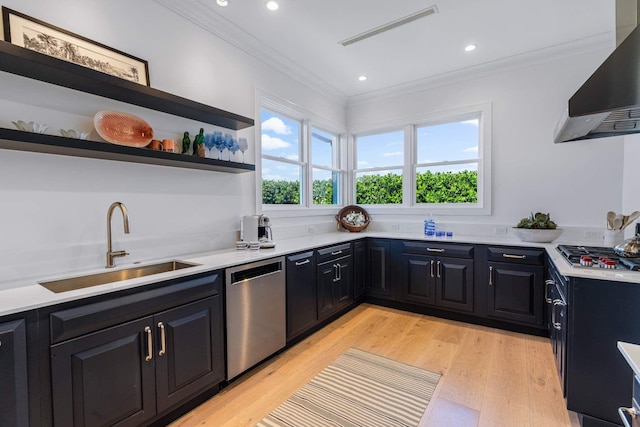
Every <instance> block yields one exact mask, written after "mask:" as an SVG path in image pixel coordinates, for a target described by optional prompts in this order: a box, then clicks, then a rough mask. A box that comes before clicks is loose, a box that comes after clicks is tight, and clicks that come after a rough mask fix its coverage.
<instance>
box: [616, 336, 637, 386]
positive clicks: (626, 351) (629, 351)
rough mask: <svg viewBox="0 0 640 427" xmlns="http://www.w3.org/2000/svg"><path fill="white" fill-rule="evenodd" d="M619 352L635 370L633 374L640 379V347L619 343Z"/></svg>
mask: <svg viewBox="0 0 640 427" xmlns="http://www.w3.org/2000/svg"><path fill="white" fill-rule="evenodd" d="M618 350H619V351H620V353H622V356H624V359H625V360H626V361H627V363H628V364H629V366H631V369H633V373H634V374H635V375H637V376H638V377H640V345H637V344H631V343H628V342H622V341H618ZM629 380H631V379H629Z"/></svg>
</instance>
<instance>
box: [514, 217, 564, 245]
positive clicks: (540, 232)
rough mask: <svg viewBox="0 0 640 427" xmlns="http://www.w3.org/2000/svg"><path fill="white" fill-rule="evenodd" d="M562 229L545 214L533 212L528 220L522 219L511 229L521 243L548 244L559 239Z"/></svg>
mask: <svg viewBox="0 0 640 427" xmlns="http://www.w3.org/2000/svg"><path fill="white" fill-rule="evenodd" d="M562 231H563V230H562V229H560V228H558V226H557V225H556V223H555V222H553V221H552V220H551V216H550V215H549V214H548V213H546V214H543V213H540V212H537V213H536V214H535V215H534V214H533V212H532V213H531V216H529V217H528V218H522V219H521V220H520V222H519V223H518V225H516V226H515V227H514V228H513V234H515V235H516V236H517V237H518V238H519V239H520V240H522V241H523V242H536V243H549V242H553V241H554V240H555V239H557V238H558V237H560V235H561V234H562Z"/></svg>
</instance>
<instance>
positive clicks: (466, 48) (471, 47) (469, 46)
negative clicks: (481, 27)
mask: <svg viewBox="0 0 640 427" xmlns="http://www.w3.org/2000/svg"><path fill="white" fill-rule="evenodd" d="M476 47H477V46H476V45H475V44H470V45H467V46H466V47H465V48H464V51H465V52H471V51H472V50H476Z"/></svg>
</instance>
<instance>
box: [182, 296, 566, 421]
mask: <svg viewBox="0 0 640 427" xmlns="http://www.w3.org/2000/svg"><path fill="white" fill-rule="evenodd" d="M350 347H357V348H360V349H362V350H365V351H369V352H371V353H375V354H379V355H381V356H385V357H388V358H391V359H395V360H398V361H400V362H404V363H408V364H411V365H414V366H418V367H421V368H424V369H428V370H430V371H435V372H441V373H442V374H443V376H442V378H441V379H440V382H439V383H438V387H437V389H436V392H435V394H434V397H433V399H432V401H431V403H430V404H429V406H428V407H427V411H426V412H425V415H424V417H423V419H422V421H421V423H420V426H421V427H440V426H443V427H444V426H446V427H451V426H455V427H467V426H474V427H475V426H482V427H484V426H486V427H489V426H490V427H499V426H519V427H526V426H531V427H535V426H541V427H547V426H554V427H575V426H578V423H577V418H576V417H575V414H572V415H571V417H570V415H569V413H568V411H567V409H566V407H565V403H564V400H563V398H562V392H561V389H560V383H559V379H558V376H557V374H556V371H555V364H554V363H555V362H554V358H553V354H552V352H551V345H550V343H549V340H548V339H546V338H542V337H535V336H530V335H523V334H517V333H513V332H507V331H501V330H498V329H492V328H487V327H482V326H476V325H470V324H466V323H461V322H454V321H450V320H444V319H438V318H435V317H429V316H424V315H420V314H414V313H407V312H404V311H399V310H393V309H388V308H384V307H379V306H373V305H369V304H362V305H360V306H359V307H357V308H356V309H354V310H352V311H351V312H349V313H347V314H346V315H345V316H343V317H341V318H339V319H338V320H336V321H334V322H333V323H331V324H330V325H328V326H327V327H325V328H323V329H322V330H320V331H318V332H316V333H315V334H313V335H311V336H310V337H308V338H307V339H305V340H304V341H302V342H300V343H298V344H297V345H295V346H293V347H292V348H290V349H289V350H287V351H286V352H283V353H282V354H280V355H278V356H276V357H274V358H273V359H271V360H270V361H268V362H266V363H264V364H262V365H260V366H258V367H256V368H254V369H253V370H251V371H249V372H247V373H245V374H244V375H243V376H241V377H240V378H239V379H238V380H236V381H234V382H233V383H232V384H231V385H229V386H228V387H226V388H225V389H223V390H222V391H221V392H220V393H219V394H218V395H216V396H214V397H213V398H212V399H210V400H209V401H207V402H205V403H204V404H202V405H200V406H199V407H197V408H195V409H194V410H193V411H191V412H189V413H188V414H186V415H184V416H183V417H182V418H180V419H178V420H177V421H175V422H174V423H173V424H171V426H172V427H195V426H212V427H213V426H215V427H243V426H247V427H253V426H254V425H255V424H256V423H257V422H258V421H260V420H261V419H262V418H263V417H264V416H265V415H267V414H268V413H269V412H270V411H271V410H272V409H274V408H275V407H276V406H278V405H279V404H280V403H282V402H283V401H284V400H286V399H287V398H288V397H289V396H290V395H291V394H293V393H294V392H295V391H296V390H297V389H298V388H300V387H301V386H302V385H304V384H305V383H307V382H308V381H309V380H310V379H311V378H313V377H314V376H315V375H316V374H317V373H318V372H320V371H321V370H322V369H323V368H324V367H326V366H327V365H328V364H330V363H331V362H333V361H334V360H335V359H336V358H338V356H340V355H341V354H342V353H344V352H345V351H346V350H347V349H349V348H350Z"/></svg>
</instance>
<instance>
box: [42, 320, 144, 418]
mask: <svg viewBox="0 0 640 427" xmlns="http://www.w3.org/2000/svg"><path fill="white" fill-rule="evenodd" d="M153 326H154V325H153V318H152V317H146V318H143V319H140V320H136V321H133V322H129V323H125V324H123V325H120V326H115V327H112V328H109V329H105V330H102V331H99V332H95V333H93V334H89V335H85V336H82V337H79V338H75V339H72V340H70V341H65V342H63V343H60V344H56V345H53V346H51V385H52V389H53V419H54V425H56V426H65V427H66V426H83V427H92V426H105V425H114V424H117V425H118V426H119V427H120V426H122V427H125V426H136V425H139V424H141V423H142V422H143V421H145V420H147V419H149V418H151V417H152V416H153V415H154V414H155V413H156V411H155V409H156V407H155V401H156V393H155V358H153V356H154V354H153V345H151V346H149V344H150V340H151V343H152V336H151V334H152V333H153V330H154V329H155V328H154V327H153ZM150 357H151V358H150Z"/></svg>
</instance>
